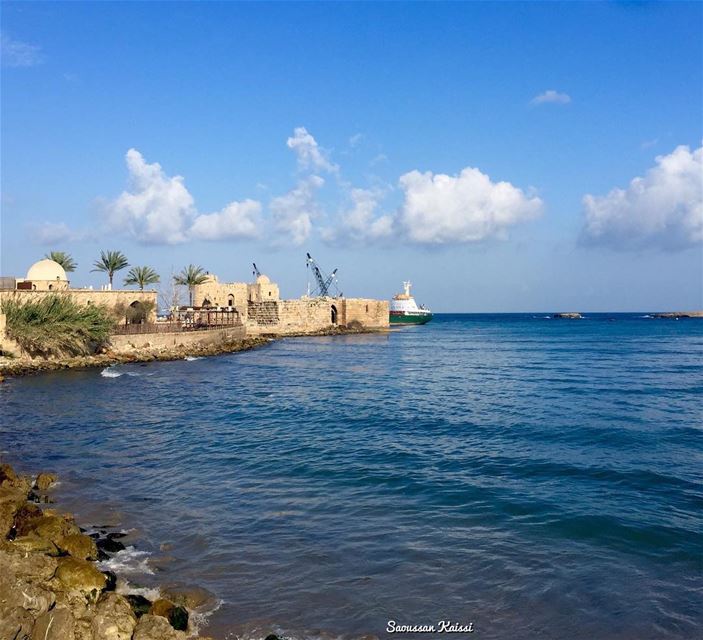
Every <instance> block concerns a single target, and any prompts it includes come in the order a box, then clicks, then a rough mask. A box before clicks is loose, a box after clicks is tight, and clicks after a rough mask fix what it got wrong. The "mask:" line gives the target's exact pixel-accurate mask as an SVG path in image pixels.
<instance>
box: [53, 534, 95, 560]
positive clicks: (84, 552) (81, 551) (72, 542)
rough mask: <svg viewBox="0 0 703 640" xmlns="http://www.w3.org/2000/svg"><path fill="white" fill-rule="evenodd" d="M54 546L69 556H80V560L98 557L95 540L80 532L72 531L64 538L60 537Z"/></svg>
mask: <svg viewBox="0 0 703 640" xmlns="http://www.w3.org/2000/svg"><path fill="white" fill-rule="evenodd" d="M56 546H57V547H58V548H59V549H61V551H63V552H65V553H67V554H68V555H69V556H73V557H74V558H80V559H81V560H96V559H97V557H98V548H97V546H96V545H95V540H93V539H92V538H91V537H89V536H86V535H84V534H82V533H72V534H70V535H68V536H66V537H65V538H61V539H60V540H59V541H58V542H57V543H56Z"/></svg>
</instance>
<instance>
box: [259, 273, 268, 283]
mask: <svg viewBox="0 0 703 640" xmlns="http://www.w3.org/2000/svg"><path fill="white" fill-rule="evenodd" d="M256 284H271V280H269V277H268V276H265V275H264V274H263V273H262V274H261V275H260V276H257V278H256Z"/></svg>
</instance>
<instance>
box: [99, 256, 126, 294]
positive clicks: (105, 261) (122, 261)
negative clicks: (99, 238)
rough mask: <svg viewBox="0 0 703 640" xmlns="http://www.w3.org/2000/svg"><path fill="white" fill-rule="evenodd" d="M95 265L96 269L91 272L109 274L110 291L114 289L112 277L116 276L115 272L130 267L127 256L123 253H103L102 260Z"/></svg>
mask: <svg viewBox="0 0 703 640" xmlns="http://www.w3.org/2000/svg"><path fill="white" fill-rule="evenodd" d="M93 264H94V265H95V269H91V271H104V272H105V273H107V277H108V278H109V279H110V289H112V276H114V275H115V272H117V271H119V270H120V269H124V268H125V267H127V266H129V262H127V258H126V256H125V255H124V253H122V252H121V251H101V252H100V260H96V261H95V262H94V263H93Z"/></svg>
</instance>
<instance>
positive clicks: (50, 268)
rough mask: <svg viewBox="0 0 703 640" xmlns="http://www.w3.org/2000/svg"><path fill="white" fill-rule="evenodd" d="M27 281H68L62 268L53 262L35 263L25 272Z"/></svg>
mask: <svg viewBox="0 0 703 640" xmlns="http://www.w3.org/2000/svg"><path fill="white" fill-rule="evenodd" d="M26 279H27V280H63V281H64V282H65V281H67V280H68V278H67V277H66V272H65V271H64V270H63V267H62V266H61V265H60V264H59V263H58V262H54V261H53V260H48V259H47V260H40V261H39V262H35V263H34V264H33V265H32V266H31V267H29V271H27V278H26Z"/></svg>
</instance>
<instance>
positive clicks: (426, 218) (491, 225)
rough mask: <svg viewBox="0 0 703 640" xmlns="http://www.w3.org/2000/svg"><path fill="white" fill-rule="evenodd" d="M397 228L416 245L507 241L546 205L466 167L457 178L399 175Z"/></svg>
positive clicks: (442, 175)
mask: <svg viewBox="0 0 703 640" xmlns="http://www.w3.org/2000/svg"><path fill="white" fill-rule="evenodd" d="M400 186H401V188H402V189H403V191H404V195H405V198H404V202H403V204H402V206H401V208H400V211H399V214H398V225H399V227H400V229H401V230H402V232H403V233H404V234H405V236H406V237H407V238H408V239H409V240H410V241H412V242H417V243H421V244H433V245H441V244H451V243H465V242H479V241H481V240H484V239H486V238H489V237H503V236H505V234H506V232H507V230H508V229H509V228H510V227H512V226H513V225H516V224H518V223H520V222H524V221H527V220H532V219H533V218H536V217H537V216H539V215H540V214H541V212H542V201H541V200H540V199H539V198H538V197H537V196H533V195H526V194H525V193H524V192H523V191H522V190H521V189H518V188H517V187H514V186H513V185H512V184H510V183H509V182H492V181H491V179H490V178H489V177H488V176H487V175H485V174H484V173H481V171H479V170H478V169H474V168H470V167H467V168H466V169H464V170H463V171H462V172H461V173H460V174H459V175H458V176H449V175H446V174H441V173H438V174H436V175H435V174H432V172H430V171H427V172H425V173H420V172H419V171H411V172H409V173H406V174H404V175H402V176H401V177H400Z"/></svg>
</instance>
